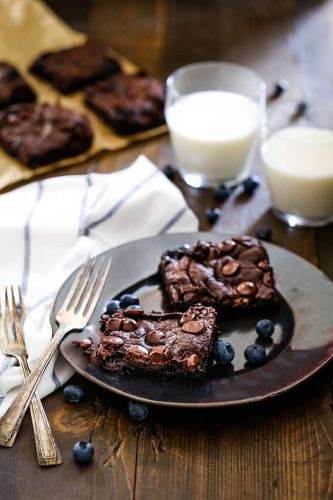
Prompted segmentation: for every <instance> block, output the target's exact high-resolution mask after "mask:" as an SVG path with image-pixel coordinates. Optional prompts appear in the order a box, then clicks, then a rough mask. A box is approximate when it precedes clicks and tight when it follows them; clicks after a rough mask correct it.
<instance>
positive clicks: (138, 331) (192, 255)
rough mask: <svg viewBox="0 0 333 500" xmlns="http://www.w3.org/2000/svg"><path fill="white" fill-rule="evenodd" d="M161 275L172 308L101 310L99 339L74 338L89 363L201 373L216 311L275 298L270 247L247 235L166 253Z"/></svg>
mask: <svg viewBox="0 0 333 500" xmlns="http://www.w3.org/2000/svg"><path fill="white" fill-rule="evenodd" d="M159 273H160V276H161V282H162V286H163V289H164V291H165V293H166V296H167V298H168V300H169V304H170V309H171V310H172V311H171V312H169V313H162V312H153V313H145V312H144V311H142V310H141V311H140V310H136V309H132V310H131V309H126V310H124V311H117V312H115V313H114V314H107V313H104V314H103V315H102V316H101V322H100V335H99V338H98V340H97V341H96V340H94V339H90V338H87V339H84V340H83V341H77V342H74V344H75V345H76V346H77V347H80V348H81V349H82V350H83V352H84V353H85V354H86V355H87V356H89V360H90V362H91V363H92V364H94V365H98V366H101V367H102V368H104V369H105V370H108V371H110V372H126V371H128V370H134V371H138V372H140V371H141V372H145V373H151V372H154V373H159V374H163V375H177V374H178V375H179V374H183V375H192V376H193V375H196V376H198V375H202V374H204V373H205V372H206V370H207V367H208V366H209V360H210V355H211V351H212V347H213V342H214V340H215V336H216V318H217V315H218V314H219V313H221V312H222V314H223V312H224V311H226V310H229V311H230V310H233V311H235V312H238V311H240V310H249V311H250V310H253V309H257V308H271V307H273V306H275V305H277V303H278V297H277V292H276V289H275V283H274V276H273V270H272V267H271V265H270V263H269V259H268V255H267V252H266V250H265V248H264V247H263V245H262V244H261V243H260V242H259V241H258V240H256V239H254V238H251V237H248V236H235V237H234V238H232V239H229V240H225V241H222V242H221V243H211V242H205V241H199V242H198V243H197V244H196V245H195V246H193V247H190V246H184V247H181V248H176V249H174V250H169V251H167V252H165V253H164V254H163V255H162V257H161V261H160V265H159Z"/></svg>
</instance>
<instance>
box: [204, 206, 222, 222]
mask: <svg viewBox="0 0 333 500" xmlns="http://www.w3.org/2000/svg"><path fill="white" fill-rule="evenodd" d="M220 213H221V210H220V209H219V208H207V210H206V219H207V222H209V223H210V224H214V222H216V221H217V219H218V218H219V217H220Z"/></svg>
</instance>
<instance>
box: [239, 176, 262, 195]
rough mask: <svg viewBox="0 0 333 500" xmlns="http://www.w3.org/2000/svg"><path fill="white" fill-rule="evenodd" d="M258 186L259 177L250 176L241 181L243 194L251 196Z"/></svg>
mask: <svg viewBox="0 0 333 500" xmlns="http://www.w3.org/2000/svg"><path fill="white" fill-rule="evenodd" d="M259 185H260V180H259V177H257V176H250V177H247V178H246V179H244V181H243V189H244V193H247V194H252V193H253V192H254V191H255V190H256V189H257V188H258V187H259Z"/></svg>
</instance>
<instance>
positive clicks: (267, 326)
mask: <svg viewBox="0 0 333 500" xmlns="http://www.w3.org/2000/svg"><path fill="white" fill-rule="evenodd" d="M256 332H257V334H258V336H259V337H260V338H262V339H269V338H270V337H271V336H272V335H273V333H274V323H273V321H271V320H270V319H261V320H260V321H258V323H257V324H256Z"/></svg>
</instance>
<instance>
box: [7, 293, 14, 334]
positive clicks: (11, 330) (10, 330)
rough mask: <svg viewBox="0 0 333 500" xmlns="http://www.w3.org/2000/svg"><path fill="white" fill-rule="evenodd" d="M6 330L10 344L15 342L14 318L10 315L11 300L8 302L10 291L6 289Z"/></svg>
mask: <svg viewBox="0 0 333 500" xmlns="http://www.w3.org/2000/svg"><path fill="white" fill-rule="evenodd" d="M5 325H6V327H5V330H6V337H7V340H8V342H15V336H14V332H13V327H12V318H11V315H10V308H9V300H8V290H7V287H5Z"/></svg>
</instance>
